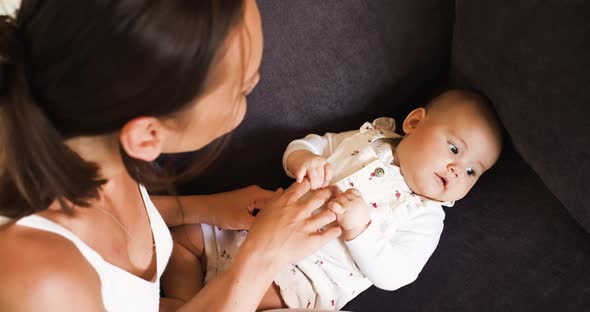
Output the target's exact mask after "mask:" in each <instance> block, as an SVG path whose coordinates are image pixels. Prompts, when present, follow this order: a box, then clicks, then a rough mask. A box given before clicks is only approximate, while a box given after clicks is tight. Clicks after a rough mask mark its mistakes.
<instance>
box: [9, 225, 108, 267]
mask: <svg viewBox="0 0 590 312" xmlns="http://www.w3.org/2000/svg"><path fill="white" fill-rule="evenodd" d="M16 224H18V225H23V226H27V227H30V228H34V229H38V230H43V231H47V232H51V233H55V234H57V235H60V236H63V237H65V238H67V239H68V240H70V241H71V242H72V243H73V244H74V245H75V246H76V247H77V248H78V250H80V253H82V255H83V256H84V258H86V260H87V261H88V262H90V263H91V264H92V266H93V267H95V268H96V267H98V266H100V265H101V264H102V263H103V262H104V260H103V258H102V256H101V255H99V254H98V253H97V252H96V251H94V250H93V249H92V248H90V246H88V245H86V243H84V242H83V241H82V240H81V239H80V238H78V236H76V235H75V234H74V233H72V232H70V230H68V229H66V228H65V227H63V226H61V225H60V224H58V223H55V222H53V221H51V220H49V219H46V218H43V217H41V216H37V215H30V216H26V217H24V218H21V219H20V220H18V221H17V222H16Z"/></svg>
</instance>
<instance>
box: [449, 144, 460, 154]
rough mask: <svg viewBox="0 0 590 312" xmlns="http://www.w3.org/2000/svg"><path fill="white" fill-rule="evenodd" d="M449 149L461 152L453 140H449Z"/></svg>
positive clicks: (455, 152)
mask: <svg viewBox="0 0 590 312" xmlns="http://www.w3.org/2000/svg"><path fill="white" fill-rule="evenodd" d="M449 150H450V151H451V153H453V154H458V153H459V149H458V148H457V146H456V145H455V144H453V143H451V142H449Z"/></svg>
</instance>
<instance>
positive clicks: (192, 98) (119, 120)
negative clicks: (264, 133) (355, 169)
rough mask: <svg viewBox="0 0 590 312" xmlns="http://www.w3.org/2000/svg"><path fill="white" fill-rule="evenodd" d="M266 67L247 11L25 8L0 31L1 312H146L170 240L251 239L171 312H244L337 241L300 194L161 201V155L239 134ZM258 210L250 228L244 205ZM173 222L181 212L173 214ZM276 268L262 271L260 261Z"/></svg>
mask: <svg viewBox="0 0 590 312" xmlns="http://www.w3.org/2000/svg"><path fill="white" fill-rule="evenodd" d="M261 54H262V33H261V25H260V16H259V12H258V8H257V6H256V3H255V2H254V1H253V0H244V1H239V0H209V1H205V0H202V1H191V0H184V1H183V0H161V1H148V0H111V1H104V0H103V1H91V0H87V1H80V0H55V1H54V0H52V1H43V0H24V1H23V3H22V5H21V7H20V9H19V12H18V15H17V18H16V22H15V21H13V20H11V19H9V18H6V17H4V18H2V19H1V20H0V55H1V57H0V64H1V69H2V71H1V72H2V75H1V81H0V85H1V89H0V112H1V113H0V118H1V119H2V120H1V127H2V128H1V130H0V135H1V139H2V145H1V148H0V151H1V152H2V154H1V158H0V160H1V164H2V176H1V180H0V214H1V215H3V216H7V217H11V218H14V220H17V221H15V222H12V223H9V224H7V225H5V226H3V227H2V228H1V229H0V248H2V251H3V257H1V258H0V310H3V311H5V310H7V311H8V310H9V311H21V310H23V311H30V310H46V311H47V310H49V311H53V310H59V311H104V310H109V311H131V310H134V311H156V310H157V309H158V297H159V277H160V276H161V274H162V271H163V269H164V267H165V265H166V263H167V261H168V257H169V255H170V252H171V249H172V241H171V238H170V233H169V231H168V229H167V226H174V225H178V224H183V223H202V222H208V223H212V224H216V225H218V226H221V227H226V228H242V227H248V226H250V224H252V225H251V227H250V235H249V236H248V238H247V239H246V241H245V242H244V243H243V245H242V248H241V251H240V253H239V254H238V255H237V256H236V258H235V262H234V265H233V266H232V268H231V269H230V270H228V271H227V272H226V273H224V274H223V275H220V276H219V277H218V278H217V279H214V280H213V281H211V282H210V283H208V284H207V285H206V286H205V287H204V288H203V289H202V290H201V291H200V292H199V293H198V294H197V295H196V296H195V297H193V298H192V299H191V300H190V301H189V302H187V303H186V304H185V305H184V306H183V307H182V309H185V310H187V311H253V310H255V308H256V306H257V304H258V302H259V301H260V300H261V298H262V297H263V295H264V293H265V291H266V290H267V289H268V288H269V286H270V284H271V282H272V279H273V277H274V275H275V274H276V273H277V272H278V270H279V269H280V268H281V267H283V266H284V265H285V264H287V263H290V262H294V261H296V260H297V259H300V258H302V257H304V256H305V255H307V254H309V253H311V252H313V251H314V250H316V249H317V248H319V247H320V246H321V245H323V244H325V243H326V242H328V241H329V240H331V239H333V238H335V237H337V236H338V235H340V230H339V229H338V228H333V229H330V230H326V231H324V232H318V231H317V229H318V228H321V227H323V226H324V225H326V224H328V223H330V222H332V221H333V220H334V219H335V216H334V215H333V214H332V213H330V212H325V213H322V214H318V215H315V216H311V212H312V211H313V210H315V209H316V208H317V207H319V206H321V205H322V204H323V203H324V202H325V201H326V200H328V199H329V198H330V197H331V196H332V194H331V191H330V190H326V189H325V190H321V191H315V192H311V193H310V196H307V195H306V196H305V197H303V198H302V195H303V194H305V193H307V191H308V190H309V184H307V183H301V184H297V185H294V186H292V187H291V188H289V189H288V190H286V191H284V192H283V191H278V192H276V193H273V192H269V191H265V190H262V189H260V188H257V187H249V188H246V189H242V190H238V191H234V192H228V193H222V194H217V195H209V196H193V197H188V198H181V200H180V201H181V202H182V205H177V204H176V201H175V200H173V199H169V198H157V199H155V202H156V203H157V204H158V205H157V209H156V208H155V206H154V205H153V203H152V202H151V201H150V199H149V196H148V195H147V192H146V190H145V187H144V185H154V184H157V182H158V181H159V179H160V177H159V176H158V175H157V172H156V171H155V170H154V168H153V165H152V164H153V161H154V160H155V159H156V158H157V157H158V156H159V155H160V154H161V153H175V152H184V151H192V150H197V149H200V148H202V147H204V146H205V145H207V144H209V143H210V142H212V141H213V140H215V139H216V138H219V137H221V136H222V135H224V134H225V133H227V132H229V131H231V130H232V129H234V128H235V127H236V126H237V125H238V124H239V123H240V122H241V121H242V119H243V117H244V114H245V111H246V95H248V93H250V92H251V91H252V89H253V88H254V87H255V86H256V84H257V82H258V79H259V75H258V67H259V65H260V60H261ZM254 201H256V202H257V203H258V204H260V205H262V206H263V209H262V211H261V213H260V214H258V216H257V217H256V220H255V221H253V219H254V218H253V217H252V216H251V215H249V213H248V208H247V207H248V206H249V205H250V204H251V203H252V202H254ZM181 207H182V208H181ZM270 259H272V261H271V260H270Z"/></svg>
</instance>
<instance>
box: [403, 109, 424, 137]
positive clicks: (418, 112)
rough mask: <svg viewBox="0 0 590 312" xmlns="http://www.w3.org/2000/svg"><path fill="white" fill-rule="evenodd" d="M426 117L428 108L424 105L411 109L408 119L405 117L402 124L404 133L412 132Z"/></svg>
mask: <svg viewBox="0 0 590 312" xmlns="http://www.w3.org/2000/svg"><path fill="white" fill-rule="evenodd" d="M424 117H426V109H425V108H424V107H418V108H416V109H414V110H413V111H411V112H410V113H409V114H408V116H406V119H404V123H403V125H402V130H403V131H404V133H405V134H410V133H412V131H414V129H416V127H418V124H420V122H421V121H422V120H423V119H424Z"/></svg>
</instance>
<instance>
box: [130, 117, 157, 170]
mask: <svg viewBox="0 0 590 312" xmlns="http://www.w3.org/2000/svg"><path fill="white" fill-rule="evenodd" d="M164 135H165V129H164V127H163V125H162V123H161V122H160V121H159V120H158V119H157V118H155V117H137V118H134V119H132V120H131V121H129V122H127V123H126V124H125V125H124V126H123V128H122V129H121V132H120V134H119V141H120V142H121V147H122V148H123V150H125V152H126V153H127V155H129V156H130V157H133V158H136V159H141V160H143V161H148V162H149V161H154V160H155V159H156V158H157V157H158V156H159V155H160V154H161V153H162V148H163V146H162V145H163V143H164Z"/></svg>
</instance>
